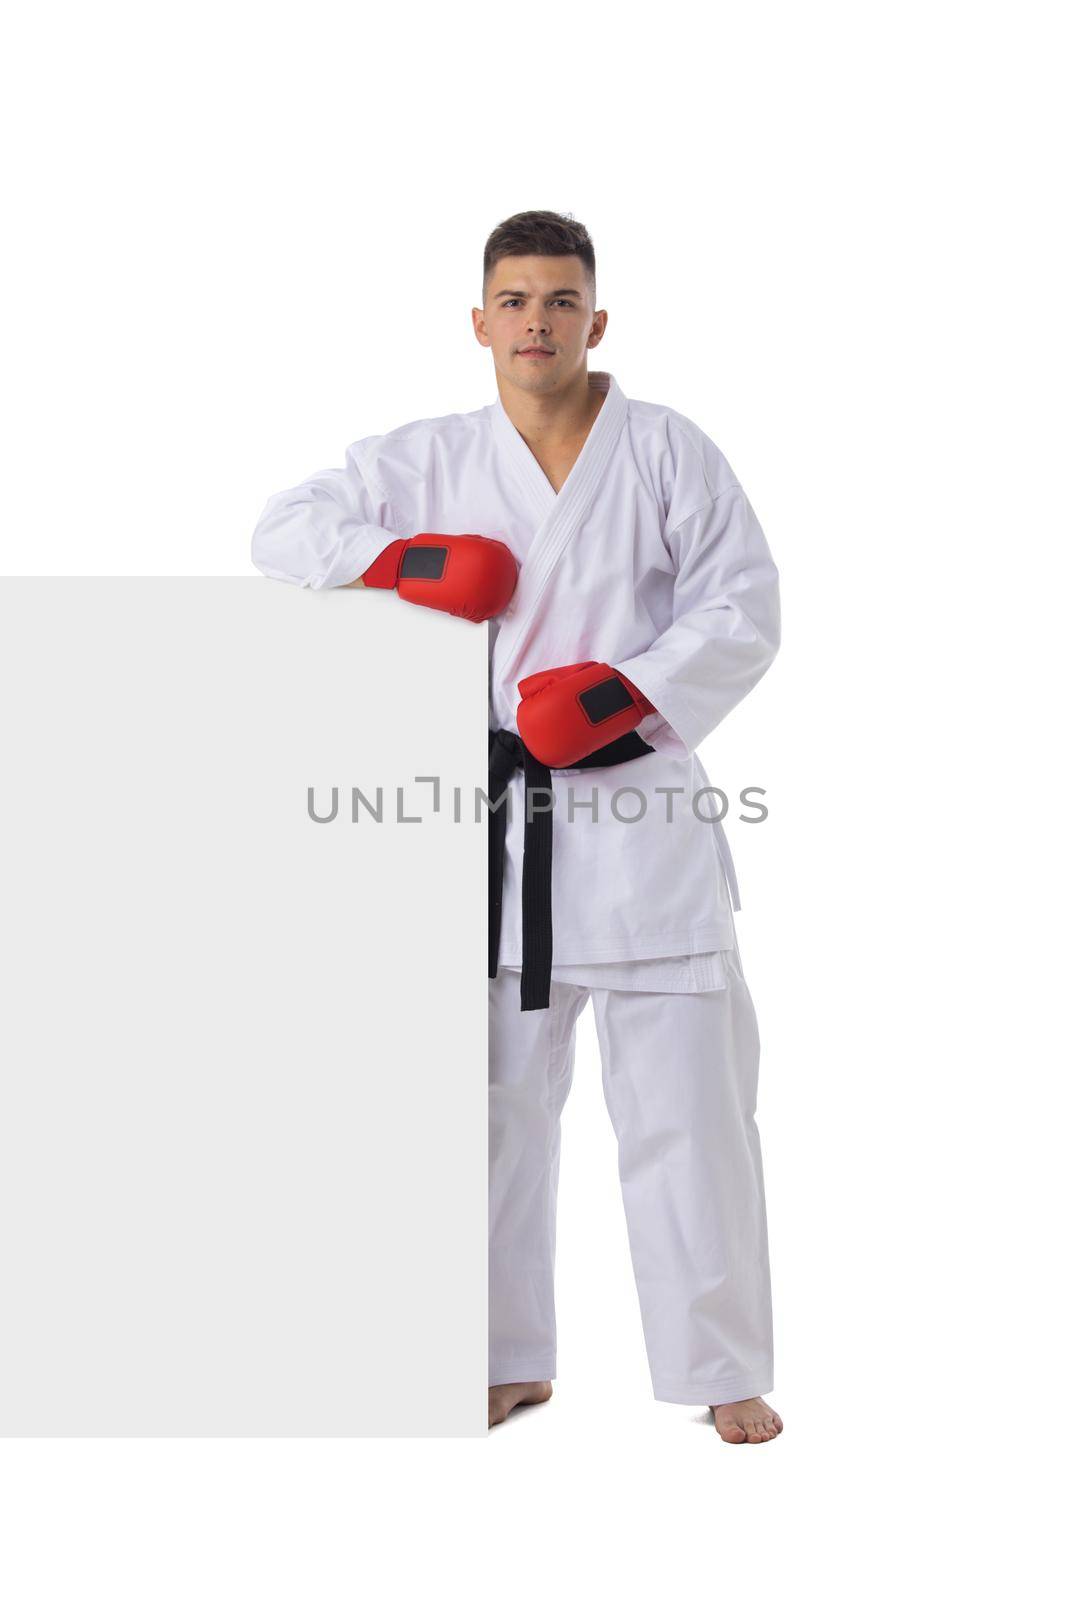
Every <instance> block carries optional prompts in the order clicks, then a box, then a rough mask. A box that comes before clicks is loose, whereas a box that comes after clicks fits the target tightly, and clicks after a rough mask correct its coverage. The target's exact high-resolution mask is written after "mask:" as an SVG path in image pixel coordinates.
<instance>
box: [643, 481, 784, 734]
mask: <svg viewBox="0 0 1067 1600" xmlns="http://www.w3.org/2000/svg"><path fill="white" fill-rule="evenodd" d="M666 540H667V544H668V546H669V548H670V551H671V555H672V557H673V559H674V565H675V573H676V576H675V585H674V601H673V621H672V623H671V625H670V626H669V627H668V628H666V629H665V630H664V632H663V633H661V634H660V636H659V638H658V639H657V640H656V641H655V643H654V644H653V645H651V646H650V647H649V649H647V650H644V651H642V652H641V654H640V655H636V656H631V657H630V658H629V660H627V661H613V662H612V663H611V665H612V666H613V667H615V668H616V669H617V670H618V671H619V672H621V673H623V674H624V675H625V676H626V677H627V678H630V679H631V680H632V681H633V682H634V683H635V684H636V685H637V687H638V688H639V689H640V690H641V691H642V693H643V694H646V695H647V696H648V698H649V700H651V702H652V704H653V705H654V706H655V707H656V710H657V711H658V712H659V714H660V717H661V718H662V719H663V722H664V723H665V724H666V727H665V728H664V730H663V731H664V734H665V735H666V737H663V736H660V737H657V725H656V724H655V723H654V722H649V724H648V726H649V728H650V729H651V731H650V732H647V733H646V732H645V731H644V726H643V725H642V728H641V730H640V731H641V732H642V735H643V737H644V738H646V739H647V740H648V742H649V743H650V744H651V745H653V746H654V747H655V748H657V749H660V748H669V747H670V745H671V744H673V743H677V744H679V745H681V746H682V747H683V749H684V753H685V754H686V755H692V754H693V753H694V751H695V750H696V748H697V746H698V745H699V744H700V743H701V741H702V740H703V739H705V738H706V737H707V735H708V734H709V733H710V732H711V731H712V729H713V728H715V727H717V726H718V724H719V723H720V722H721V721H722V719H723V717H725V715H726V713H727V712H728V711H730V710H732V709H733V707H734V706H735V705H737V703H738V701H740V700H742V699H744V697H745V695H746V694H747V693H748V691H749V690H750V689H751V688H752V687H753V686H754V685H755V684H756V683H758V682H759V680H760V678H762V676H763V674H764V673H765V672H766V670H767V668H768V667H769V666H770V664H771V662H772V661H773V660H774V657H775V655H776V653H777V650H778V643H779V637H780V623H779V606H778V571H777V568H776V567H775V565H774V562H773V561H772V560H771V553H770V550H769V549H768V548H767V541H766V539H765V538H764V534H763V529H762V528H761V527H760V525H759V522H758V521H757V519H756V514H755V512H754V511H753V509H752V507H751V506H750V505H749V502H748V499H747V498H746V496H745V493H744V491H743V490H742V488H741V486H740V484H737V483H734V484H732V485H730V486H729V487H727V488H725V489H723V490H722V491H721V492H720V493H719V494H718V495H716V497H715V498H714V500H712V501H711V502H710V503H709V504H707V505H705V506H704V507H702V508H701V509H700V510H699V511H695V512H693V514H692V515H691V516H689V517H687V518H686V519H685V520H684V521H683V522H681V523H679V524H678V526H677V527H676V528H674V529H673V530H672V531H671V532H669V533H668V534H667V535H666Z"/></svg>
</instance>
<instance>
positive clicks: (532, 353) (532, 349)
mask: <svg viewBox="0 0 1067 1600" xmlns="http://www.w3.org/2000/svg"><path fill="white" fill-rule="evenodd" d="M555 353H556V352H555V351H554V350H544V349H542V348H541V346H540V345H536V344H532V345H529V346H528V347H527V349H525V350H520V351H519V354H520V356H528V357H529V358H530V359H532V360H534V361H545V360H547V359H548V357H549V356H554V355H555Z"/></svg>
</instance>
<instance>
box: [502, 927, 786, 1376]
mask: <svg viewBox="0 0 1067 1600" xmlns="http://www.w3.org/2000/svg"><path fill="white" fill-rule="evenodd" d="M722 963H723V973H724V979H725V982H724V987H722V988H720V989H713V990H710V991H708V992H705V993H700V994H658V993H642V992H633V991H625V990H613V989H597V988H587V987H585V986H584V985H582V986H579V985H577V984H568V983H557V982H555V981H553V984H552V991H551V1002H550V1005H549V1007H548V1009H547V1010H544V1011H520V1009H519V975H518V973H517V972H515V971H512V970H508V969H504V968H502V969H501V970H500V971H499V973H498V975H497V977H496V978H494V979H491V980H490V982H489V1382H490V1384H494V1383H515V1382H519V1381H521V1380H532V1379H536V1378H554V1377H555V1375H556V1317H555V1299H554V1288H553V1279H554V1267H555V1248H556V1191H557V1183H558V1178H559V1149H560V1113H561V1112H562V1110H563V1104H564V1101H565V1100H566V1098H567V1094H568V1092H569V1090H570V1086H571V1080H572V1075H573V1070H574V1035H575V1023H576V1022H577V1020H578V1017H579V1014H580V1013H581V1011H582V1009H583V1008H584V1006H585V1004H586V1001H587V1000H588V999H589V997H590V996H592V1000H593V1015H594V1019H595V1023H596V1032H597V1041H598V1044H599V1048H600V1059H601V1067H602V1076H603V1084H604V1097H605V1100H606V1102H607V1107H608V1113H609V1115H610V1117H611V1121H612V1125H613V1127H614V1129H615V1135H616V1138H617V1140H618V1145H619V1177H620V1179H621V1182H622V1196H623V1203H624V1207H625V1214H626V1225H627V1230H628V1233H629V1240H630V1254H631V1258H632V1261H633V1269H634V1277H635V1279H636V1282H637V1292H638V1298H639V1301H640V1307H641V1321H642V1326H643V1330H644V1338H645V1349H646V1352H647V1355H648V1364H649V1370H650V1373H651V1377H652V1392H653V1395H654V1396H655V1398H656V1399H657V1400H671V1401H677V1402H680V1403H682V1404H685V1405H722V1404H725V1403H726V1402H727V1401H730V1400H743V1399H747V1398H748V1397H749V1396H750V1395H757V1394H766V1393H767V1392H768V1390H770V1389H771V1388H772V1387H773V1383H774V1377H773V1354H772V1338H771V1293H770V1272H769V1266H768V1252H767V1216H766V1206H765V1201H764V1191H763V1163H762V1157H761V1152H760V1141H759V1132H758V1129H757V1127H756V1121H755V1111H756V1083H757V1077H758V1070H759V1033H758V1031H757V1027H756V1017H755V1012H754V1011H753V1007H752V1001H751V998H750V996H749V992H748V986H747V985H746V983H745V980H744V975H743V973H742V970H741V966H740V962H739V960H738V957H737V953H736V951H732V950H731V951H724V952H723V957H722Z"/></svg>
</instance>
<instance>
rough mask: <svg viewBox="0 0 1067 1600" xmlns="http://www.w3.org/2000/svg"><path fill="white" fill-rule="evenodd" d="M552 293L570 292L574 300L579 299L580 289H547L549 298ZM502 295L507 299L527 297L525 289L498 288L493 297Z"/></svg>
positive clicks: (497, 297) (497, 298)
mask: <svg viewBox="0 0 1067 1600" xmlns="http://www.w3.org/2000/svg"><path fill="white" fill-rule="evenodd" d="M554 294H572V295H574V297H575V299H576V300H579V299H581V294H582V291H581V290H580V289H552V290H550V291H549V298H550V299H551V297H552V295H554ZM502 295H507V296H508V298H509V299H511V298H514V299H517V300H526V299H528V298H529V296H528V295H527V293H526V290H525V289H498V290H497V292H496V294H495V295H494V296H493V299H494V300H499V299H500V298H501V296H502Z"/></svg>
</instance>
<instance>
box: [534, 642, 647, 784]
mask: <svg viewBox="0 0 1067 1600" xmlns="http://www.w3.org/2000/svg"><path fill="white" fill-rule="evenodd" d="M519 693H520V695H521V696H522V700H521V701H520V703H519V709H518V714H517V719H518V725H519V737H520V738H521V739H522V742H523V744H525V745H526V746H527V747H528V748H529V749H530V750H531V751H532V752H533V754H534V755H535V756H536V757H537V759H538V760H539V761H543V762H544V764H545V766H546V767H573V766H574V763H575V762H576V761H582V760H584V759H585V757H586V756H589V755H592V753H593V751H594V750H599V749H601V747H602V746H603V745H606V744H610V743H611V741H612V740H613V739H618V738H619V737H620V736H621V735H622V734H624V733H629V732H630V730H631V729H632V728H636V727H637V724H638V723H639V722H640V721H641V719H642V718H643V717H647V716H648V715H649V713H650V712H652V711H655V709H656V708H655V706H654V705H653V704H652V702H651V701H650V700H646V698H645V696H644V695H643V694H642V693H641V691H640V689H638V688H637V686H636V684H633V683H631V682H630V680H629V678H624V677H623V675H622V673H621V672H616V670H615V668H614V667H607V666H605V665H604V663H603V662H602V661H579V662H578V663H577V665H576V666H572V667H554V668H551V669H550V670H549V671H548V672H535V673H534V674H533V676H532V677H529V678H523V679H521V681H520V683H519Z"/></svg>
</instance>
